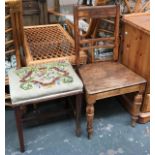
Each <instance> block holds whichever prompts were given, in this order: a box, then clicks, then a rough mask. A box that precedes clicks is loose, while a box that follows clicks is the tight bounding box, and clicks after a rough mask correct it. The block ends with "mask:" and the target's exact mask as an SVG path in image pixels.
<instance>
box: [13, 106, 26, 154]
mask: <svg viewBox="0 0 155 155" xmlns="http://www.w3.org/2000/svg"><path fill="white" fill-rule="evenodd" d="M14 110H15V117H16V126H17V132H18V137H19V145H20V151H21V152H24V151H25V146H24V136H23V127H22V120H21V110H20V107H15V109H14Z"/></svg>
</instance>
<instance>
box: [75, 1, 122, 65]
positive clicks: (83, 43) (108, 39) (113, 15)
mask: <svg viewBox="0 0 155 155" xmlns="http://www.w3.org/2000/svg"><path fill="white" fill-rule="evenodd" d="M119 17H120V7H119V5H118V4H116V5H108V6H93V7H92V6H91V7H89V6H75V8H74V21H75V23H74V31H75V50H76V54H77V64H79V62H78V61H79V51H82V50H83V51H87V52H88V55H90V57H91V60H90V61H91V62H96V61H103V60H114V61H117V60H118V56H119V53H118V48H119ZM80 19H92V20H95V21H96V22H94V25H93V26H94V29H92V30H93V31H92V32H91V34H90V35H89V36H87V38H83V37H81V35H80V30H79V28H78V24H79V20H80ZM111 19H113V21H112V20H111ZM106 21H108V22H109V21H111V23H112V25H113V30H112V31H109V30H105V29H102V30H103V33H101V32H100V33H99V34H98V33H96V31H97V29H99V26H97V24H98V23H100V25H102V24H103V25H104V22H106ZM94 34H95V35H94ZM109 50H111V51H112V52H111V53H112V56H111V57H109V56H108V54H109V53H108V51H109ZM95 52H100V53H102V56H103V59H98V60H97V59H96V58H95V56H96V55H95ZM104 56H105V57H104ZM106 56H107V57H106Z"/></svg>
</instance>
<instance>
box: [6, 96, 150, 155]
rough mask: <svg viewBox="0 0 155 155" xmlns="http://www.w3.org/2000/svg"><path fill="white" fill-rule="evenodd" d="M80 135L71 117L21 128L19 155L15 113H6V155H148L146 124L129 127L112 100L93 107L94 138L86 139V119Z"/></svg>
mask: <svg viewBox="0 0 155 155" xmlns="http://www.w3.org/2000/svg"><path fill="white" fill-rule="evenodd" d="M81 125H82V135H81V137H80V138H77V137H76V136H75V133H74V129H75V121H74V119H73V118H72V117H67V118H64V119H57V121H51V122H49V123H46V124H42V125H39V126H34V127H25V128H24V137H25V149H26V151H25V152H24V153H20V151H19V145H18V137H17V131H16V126H15V119H14V113H13V111H12V110H10V109H9V110H8V109H7V110H6V126H5V128H6V136H5V137H6V155H20V154H23V155H149V148H150V143H149V138H150V137H149V135H150V133H149V131H150V130H149V128H150V127H149V123H147V124H137V126H136V127H135V128H132V127H131V126H130V115H129V114H128V113H127V112H126V111H125V110H124V109H123V108H122V107H121V105H120V104H119V103H118V101H117V100H116V99H115V98H111V99H106V100H101V101H99V102H98V103H97V104H96V105H95V119H94V136H93V138H92V139H91V140H88V139H87V132H86V118H85V114H83V115H82V123H81Z"/></svg>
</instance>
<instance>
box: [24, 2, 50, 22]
mask: <svg viewBox="0 0 155 155" xmlns="http://www.w3.org/2000/svg"><path fill="white" fill-rule="evenodd" d="M22 4H23V17H24V25H39V24H47V23H48V18H47V17H48V16H47V2H46V0H22Z"/></svg>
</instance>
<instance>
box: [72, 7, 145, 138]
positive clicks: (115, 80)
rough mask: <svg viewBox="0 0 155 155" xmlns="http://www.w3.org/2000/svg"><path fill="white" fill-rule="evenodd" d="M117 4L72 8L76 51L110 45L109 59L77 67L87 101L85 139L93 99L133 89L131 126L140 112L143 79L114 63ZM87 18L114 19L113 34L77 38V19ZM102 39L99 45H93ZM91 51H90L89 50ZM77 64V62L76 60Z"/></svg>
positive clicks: (117, 37)
mask: <svg viewBox="0 0 155 155" xmlns="http://www.w3.org/2000/svg"><path fill="white" fill-rule="evenodd" d="M119 13H120V7H119V5H116V6H115V5H109V6H94V7H78V6H76V7H75V8H74V21H75V23H74V31H75V45H76V46H75V48H76V53H77V56H79V51H81V50H86V51H89V50H91V49H94V48H112V49H113V61H105V62H96V63H95V59H94V61H92V62H94V63H90V64H86V65H82V66H79V75H80V77H81V79H82V81H83V83H84V88H85V97H86V101H87V105H86V115H87V132H88V138H91V136H92V134H93V118H94V104H95V103H96V101H97V100H100V99H104V98H108V97H113V96H118V95H122V94H127V93H132V92H135V93H136V94H135V96H134V101H133V104H132V106H133V109H134V112H133V113H132V116H131V118H132V122H131V125H132V126H135V124H136V121H137V119H138V116H139V113H140V106H141V104H142V100H143V94H144V91H145V85H146V80H145V79H144V78H142V77H141V76H139V75H138V74H136V73H134V72H133V71H131V70H130V69H128V68H127V67H125V66H124V65H122V64H120V63H119V62H118V56H119V53H118V47H119V17H120V15H119ZM86 17H91V18H94V19H99V18H101V19H102V18H103V17H104V18H107V17H108V18H109V17H113V18H115V24H114V25H115V27H114V34H113V37H105V36H102V37H98V36H96V38H94V37H93V38H91V37H89V38H81V37H80V32H79V28H78V22H79V19H81V18H86ZM98 42H100V43H101V42H102V43H103V44H99V45H98V44H97V43H98ZM92 54H93V53H92ZM78 64H79V63H78Z"/></svg>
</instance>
